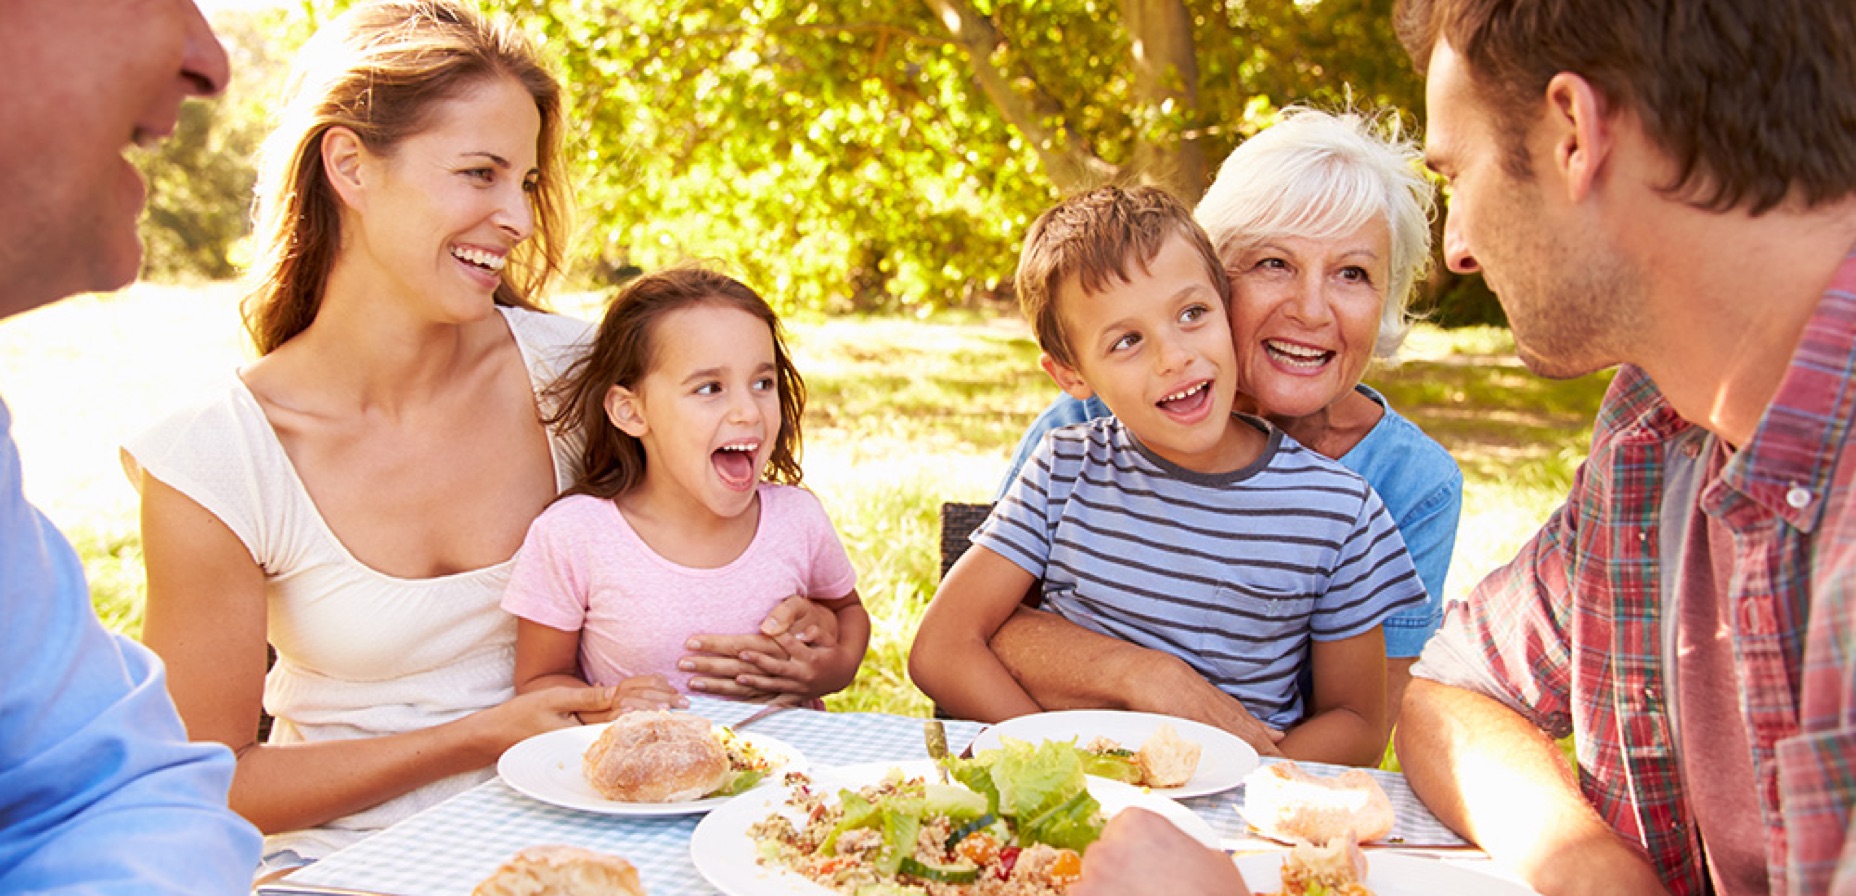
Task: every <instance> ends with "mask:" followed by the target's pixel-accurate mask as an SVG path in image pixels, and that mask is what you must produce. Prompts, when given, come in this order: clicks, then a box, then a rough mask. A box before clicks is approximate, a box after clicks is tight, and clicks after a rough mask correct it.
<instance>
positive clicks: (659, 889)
mask: <svg viewBox="0 0 1856 896" xmlns="http://www.w3.org/2000/svg"><path fill="white" fill-rule="evenodd" d="M690 704H691V707H690V708H691V711H692V712H695V713H696V714H698V715H701V716H703V717H705V718H708V719H709V720H710V721H712V722H715V723H717V724H721V725H732V724H735V723H738V722H740V721H741V720H743V719H745V718H746V717H747V716H749V715H752V714H753V713H755V712H756V711H757V710H758V709H759V708H760V707H758V706H756V705H754V704H746V703H734V702H730V701H726V700H718V699H714V698H708V697H692V698H691V699H690ZM924 721H925V720H924V719H921V718H917V717H910V716H900V715H891V714H886V713H867V712H820V711H815V710H806V709H795V710H792V711H788V712H783V713H778V714H775V715H772V716H769V717H767V718H766V719H764V720H760V721H757V722H756V723H755V725H754V726H753V730H754V731H756V732H759V733H762V734H766V735H770V736H772V737H775V738H777V739H779V740H780V741H782V742H784V743H785V744H788V745H790V746H792V747H794V748H796V749H798V750H799V751H800V752H801V753H803V754H804V755H805V757H806V760H807V762H808V763H809V764H810V766H811V768H812V770H813V771H815V772H816V771H818V770H819V769H821V768H823V767H832V766H843V765H851V764H861V763H869V762H885V761H894V762H907V761H912V760H914V761H919V760H925V759H927V758H928V753H927V748H926V746H925V745H924V742H923V737H922V732H923V722H924ZM945 725H946V730H947V743H948V746H949V748H950V749H953V750H955V751H959V750H961V749H963V748H964V747H965V746H967V745H968V744H971V743H972V741H973V739H974V738H975V737H976V736H978V735H979V734H980V732H981V731H982V730H983V729H984V728H985V727H986V726H985V725H982V724H980V723H978V722H967V721H948V722H946V723H945ZM1266 761H1267V760H1266ZM1300 764H1301V765H1302V766H1303V767H1304V768H1307V769H1309V770H1311V771H1316V772H1321V773H1326V774H1335V773H1338V772H1339V771H1340V770H1341V769H1340V768H1339V767H1336V766H1324V765H1321V764H1319V763H1300ZM1372 773H1373V774H1374V775H1375V776H1376V777H1377V778H1378V779H1379V781H1380V783H1381V785H1382V786H1383V787H1384V788H1385V790H1386V794H1387V795H1388V796H1389V797H1390V798H1391V800H1392V803H1393V807H1394V809H1395V811H1396V817H1397V823H1396V826H1395V827H1394V830H1393V832H1392V835H1391V836H1390V837H1389V838H1387V839H1388V842H1391V843H1394V844H1396V845H1397V847H1398V848H1399V849H1400V850H1401V851H1406V852H1415V853H1420V854H1427V855H1431V856H1433V857H1436V856H1443V857H1446V858H1448V859H1450V860H1452V861H1466V862H1479V863H1481V864H1482V865H1485V866H1486V865H1487V864H1488V863H1487V861H1486V856H1484V855H1483V854H1482V853H1480V852H1478V851H1476V850H1474V849H1473V848H1471V847H1470V846H1469V844H1467V843H1466V842H1464V841H1463V840H1462V839H1460V838H1459V837H1457V836H1456V835H1455V834H1454V833H1452V832H1451V831H1450V830H1449V829H1448V828H1447V827H1445V826H1444V825H1443V824H1442V823H1441V822H1439V821H1438V820H1437V819H1436V817H1434V816H1433V815H1431V813H1430V812H1429V811H1427V810H1426V809H1425V808H1424V806H1423V804H1422V803H1420V802H1419V801H1418V799H1417V797H1416V796H1415V795H1414V794H1413V793H1412V791H1411V788H1410V786H1409V785H1407V784H1406V782H1405V779H1404V778H1403V776H1401V775H1399V774H1397V773H1394V772H1387V771H1380V770H1374V771H1373V772H1372ZM1243 799H1244V789H1243V787H1242V786H1238V787H1236V788H1233V789H1231V790H1227V791H1224V792H1221V793H1216V794H1210V795H1206V796H1199V797H1194V798H1191V799H1187V800H1182V801H1181V803H1182V804H1183V805H1184V806H1186V807H1187V808H1189V809H1190V810H1191V811H1192V812H1193V813H1195V814H1197V815H1198V816H1199V817H1200V818H1202V819H1204V820H1205V821H1206V822H1207V823H1208V824H1209V825H1210V826H1211V827H1212V829H1213V830H1214V831H1216V833H1217V835H1218V836H1219V838H1220V845H1221V846H1223V847H1224V848H1225V849H1227V850H1229V851H1231V852H1233V853H1235V854H1242V853H1244V852H1250V851H1257V850H1263V849H1281V848H1282V847H1281V846H1280V845H1279V844H1275V843H1272V842H1270V841H1266V840H1262V839H1260V838H1258V837H1256V836H1255V835H1254V834H1253V833H1252V832H1251V831H1250V830H1249V828H1248V826H1247V825H1246V824H1245V822H1244V820H1243V817H1242V815H1241V814H1240V811H1239V810H1240V808H1241V807H1242V805H1243ZM701 817H702V816H700V815H695V814H690V815H671V816H654V817H639V816H614V815H597V814H590V813H586V812H581V811H577V810H573V809H566V808H561V807H558V806H554V805H550V804H548V803H545V802H541V801H539V800H536V799H533V798H530V797H528V796H525V795H523V794H522V793H520V792H518V791H517V790H515V789H514V788H512V787H510V786H509V785H508V784H506V783H505V782H503V781H502V780H501V779H500V778H498V779H492V780H490V781H487V782H485V783H483V784H481V785H478V786H477V787H475V788H472V789H471V790H468V791H465V792H464V793H462V794H459V795H458V796H455V797H453V798H451V799H450V800H447V801H445V802H443V803H440V804H439V805H437V806H433V807H432V808H430V809H427V810H425V811H424V812H421V813H419V814H417V815H414V816H412V817H410V818H407V819H406V820H404V821H402V822H400V823H398V824H395V825H393V826H392V827H389V828H387V829H385V830H383V831H380V832H379V833H377V834H375V835H373V836H371V837H369V838H367V839H365V840H363V841H361V842H359V843H357V844H355V845H353V846H350V847H348V848H346V849H343V850H340V851H338V852H336V853H333V854H331V855H329V856H328V857H326V858H324V859H323V860H322V861H320V862H317V863H316V864H314V865H310V866H308V867H306V868H303V869H301V870H299V871H297V872H295V873H293V874H291V875H289V876H288V877H287V878H285V879H284V880H282V881H279V882H277V886H278V888H277V889H272V888H270V887H266V888H261V889H260V891H259V892H260V893H261V894H265V893H277V894H284V893H341V892H344V891H346V892H361V893H378V894H390V896H468V894H469V893H470V891H471V888H472V887H474V886H475V885H476V883H477V882H478V881H480V880H482V879H483V878H484V877H485V876H487V875H489V874H490V872H491V871H493V870H495V868H496V867H497V866H498V865H500V864H501V863H502V862H504V861H505V860H506V859H508V858H509V856H511V855H512V854H514V853H515V852H517V851H518V850H521V849H524V848H526V847H530V846H536V845H542V844H557V843H558V844H571V845H575V846H583V847H586V848H589V849H594V850H599V851H601V852H606V853H611V854H614V855H619V856H623V857H625V858H626V859H627V860H629V861H630V862H632V863H633V864H634V865H636V866H637V868H638V869H639V872H640V876H641V877H642V879H643V882H644V885H645V888H646V890H647V891H648V892H650V893H652V894H653V896H658V894H712V893H716V892H717V890H716V889H715V888H714V887H713V886H712V885H710V884H709V882H708V881H707V880H705V879H704V878H703V876H702V875H701V874H700V873H699V872H698V871H697V868H696V865H695V863H694V861H693V860H692V858H691V855H690V841H691V836H692V833H693V832H694V831H695V829H696V825H697V824H698V822H700V820H701ZM292 888H294V889H292Z"/></svg>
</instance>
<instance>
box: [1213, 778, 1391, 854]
mask: <svg viewBox="0 0 1856 896" xmlns="http://www.w3.org/2000/svg"><path fill="white" fill-rule="evenodd" d="M1244 817H1245V818H1246V819H1248V820H1249V821H1250V824H1251V825H1252V826H1253V827H1255V828H1256V829H1257V830H1258V831H1260V832H1262V833H1263V835H1264V836H1266V837H1274V838H1276V839H1278V840H1295V839H1297V838H1300V839H1302V840H1307V841H1309V842H1310V843H1316V844H1325V843H1327V842H1328V841H1330V840H1333V839H1335V838H1337V837H1344V836H1347V835H1348V834H1352V835H1353V838H1354V839H1355V840H1357V841H1359V842H1361V843H1365V842H1367V841H1369V840H1378V839H1379V838H1381V837H1384V836H1385V835H1387V834H1390V833H1392V801H1391V800H1390V799H1387V798H1386V792H1385V790H1384V788H1381V787H1380V786H1379V782H1378V781H1375V780H1373V776H1372V775H1370V774H1368V773H1366V772H1365V771H1364V770H1361V769H1357V768H1355V769H1348V770H1347V771H1344V772H1342V773H1340V774H1339V775H1338V776H1336V777H1333V778H1322V777H1317V776H1315V775H1311V774H1309V773H1307V772H1305V771H1302V770H1301V769H1300V768H1299V767H1297V766H1296V764H1295V763H1294V762H1286V761H1285V762H1278V763H1275V764H1272V765H1265V766H1262V767H1261V768H1258V769H1257V770H1256V771H1253V772H1251V773H1250V774H1249V775H1247V776H1245V778H1244Z"/></svg>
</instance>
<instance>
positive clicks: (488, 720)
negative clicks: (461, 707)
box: [469, 687, 618, 764]
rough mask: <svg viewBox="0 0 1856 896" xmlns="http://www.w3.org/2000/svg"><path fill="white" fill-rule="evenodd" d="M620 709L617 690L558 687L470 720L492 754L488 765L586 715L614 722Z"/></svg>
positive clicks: (518, 698) (516, 699) (512, 700)
mask: <svg viewBox="0 0 1856 896" xmlns="http://www.w3.org/2000/svg"><path fill="white" fill-rule="evenodd" d="M617 706H618V688H594V687H580V688H575V687H556V688H546V689H543V690H539V691H531V692H529V693H526V694H517V695H516V696H514V697H511V698H509V699H508V700H505V701H503V702H502V703H499V704H497V705H495V706H492V707H490V708H489V709H484V710H480V711H478V712H476V713H475V714H473V715H471V716H470V717H469V718H470V720H471V721H473V722H475V723H476V726H477V728H478V740H479V742H480V743H482V744H483V745H484V747H485V748H486V750H487V752H488V753H489V755H488V757H487V760H486V764H487V762H495V761H496V759H497V757H500V756H501V755H503V751H504V750H507V749H509V748H510V747H512V746H515V745H516V744H518V743H521V742H522V741H524V740H527V739H528V738H531V737H534V736H535V735H537V734H541V733H544V732H548V731H554V730H556V729H558V728H571V727H573V726H575V725H578V724H580V719H581V717H582V716H583V715H584V716H587V717H591V716H594V715H599V714H605V717H606V718H611V717H612V716H614V715H617V714H618V713H617V711H616V707H617Z"/></svg>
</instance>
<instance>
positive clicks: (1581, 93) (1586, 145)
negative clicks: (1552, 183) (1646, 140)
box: [1546, 72, 1615, 202]
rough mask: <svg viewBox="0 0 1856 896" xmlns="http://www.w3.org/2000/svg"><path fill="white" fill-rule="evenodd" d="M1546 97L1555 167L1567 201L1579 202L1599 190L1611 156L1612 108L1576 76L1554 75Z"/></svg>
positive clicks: (1590, 83)
mask: <svg viewBox="0 0 1856 896" xmlns="http://www.w3.org/2000/svg"><path fill="white" fill-rule="evenodd" d="M1546 97H1547V126H1548V127H1549V128H1550V129H1551V130H1550V133H1551V134H1552V136H1553V146H1552V150H1553V166H1554V168H1555V169H1556V170H1557V171H1558V172H1559V176H1560V178H1561V180H1562V181H1563V182H1564V183H1565V184H1566V197H1567V199H1568V200H1570V201H1572V202H1578V201H1580V200H1582V199H1584V198H1586V196H1588V195H1590V194H1591V192H1592V190H1593V189H1594V188H1595V187H1596V186H1597V184H1598V180H1599V176H1600V174H1601V173H1602V169H1603V168H1604V165H1605V161H1606V159H1607V158H1608V157H1609V155H1610V154H1611V150H1612V148H1613V147H1612V141H1613V138H1614V137H1615V134H1614V133H1613V131H1612V127H1611V125H1612V123H1611V121H1610V119H1609V118H1608V117H1607V115H1608V113H1609V112H1610V111H1611V105H1610V104H1609V103H1607V102H1605V97H1604V95H1603V94H1601V93H1599V92H1598V88H1596V87H1594V86H1593V85H1592V82H1590V81H1587V80H1586V79H1585V78H1583V77H1581V76H1579V75H1576V74H1573V73H1572V72H1560V73H1559V74H1557V75H1554V76H1553V79H1552V80H1550V81H1548V82H1547V94H1546Z"/></svg>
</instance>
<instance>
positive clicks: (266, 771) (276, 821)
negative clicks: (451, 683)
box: [141, 474, 609, 833]
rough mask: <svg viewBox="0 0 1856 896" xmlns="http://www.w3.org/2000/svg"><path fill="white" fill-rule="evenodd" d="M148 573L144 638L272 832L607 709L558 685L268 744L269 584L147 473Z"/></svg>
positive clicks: (239, 793)
mask: <svg viewBox="0 0 1856 896" xmlns="http://www.w3.org/2000/svg"><path fill="white" fill-rule="evenodd" d="M141 491H142V550H143V555H144V558H145V560H146V563H147V568H148V606H147V612H146V618H145V622H144V624H143V640H144V642H145V643H146V644H147V645H148V646H149V647H150V648H152V649H153V650H154V651H155V652H156V653H158V654H160V656H161V658H162V660H163V661H164V662H165V663H166V665H167V668H168V689H169V692H170V693H171V694H172V696H173V698H174V703H175V706H176V707H178V708H179V710H180V714H181V720H182V721H183V722H185V723H186V726H187V734H188V736H189V737H190V738H192V739H193V740H196V741H217V742H219V743H222V744H225V745H226V746H228V747H230V748H232V751H233V752H234V753H235V754H236V755H237V757H238V765H237V769H236V771H235V772H234V774H233V778H232V790H231V795H230V800H231V804H232V808H233V809H234V810H235V811H237V812H238V813H239V814H240V815H243V816H245V817H246V818H247V819H249V820H250V821H251V822H252V823H253V824H255V825H257V826H258V828H259V829H260V830H263V831H265V832H267V833H272V832H277V831H288V830H296V829H300V828H306V827H314V826H316V825H319V824H323V823H325V822H328V821H330V820H332V819H335V818H339V817H341V816H343V815H347V814H350V813H353V812H356V811H359V810H361V809H364V808H367V807H368V806H372V805H375V804H377V803H380V802H383V801H385V800H388V799H391V798H393V797H396V796H399V795H401V794H403V793H406V792H408V791H410V790H413V789H414V788H417V787H420V786H422V785H424V784H429V783H431V782H433V781H436V780H439V779H440V778H444V777H447V776H449V775H453V774H456V773H459V772H465V771H470V770H473V769H478V768H482V767H484V766H486V765H489V764H490V763H492V762H494V761H495V760H496V758H497V757H498V756H500V755H501V754H502V751H503V750H504V749H506V748H508V747H509V746H511V745H513V744H515V743H516V742H518V741H520V740H522V739H523V738H526V737H528V736H530V735H532V734H538V733H540V732H542V731H548V730H552V729H554V728H561V727H566V726H568V725H572V724H575V719H574V713H575V712H579V711H598V710H602V709H605V708H606V707H607V705H608V701H609V697H608V695H607V694H606V693H605V692H604V691H603V690H602V689H598V688H552V689H549V690H546V691H541V692H537V693H534V694H528V695H524V696H520V697H517V698H515V699H514V700H511V701H509V702H507V703H503V704H501V705H499V706H494V707H491V708H489V709H486V710H482V711H479V712H477V713H474V714H472V715H470V716H466V717H464V718H462V719H459V720H457V721H455V722H450V723H447V724H444V725H438V726H435V727H432V728H428V729H425V730H423V731H413V732H407V733H405V734H396V735H392V736H388V737H376V738H364V739H357V740H339V741H321V742H317V743H313V744H290V745H287V746H268V745H263V744H259V743H257V733H258V719H259V717H260V716H261V714H262V699H263V691H264V674H265V665H266V652H265V593H264V591H265V581H264V573H263V571H262V570H261V569H259V567H258V565H257V563H256V562H255V561H254V560H253V559H252V557H251V554H250V553H249V552H248V551H246V549H245V546H244V544H243V543H241V542H240V541H239V540H238V537H237V536H235V535H233V534H232V530H230V529H228V528H226V526H225V524H224V523H223V522H221V521H220V520H219V519H218V518H217V517H215V516H213V515H212V514H211V513H210V512H208V511H207V510H206V509H205V508H203V507H201V506H200V505H199V504H198V503H196V502H194V501H193V500H192V499H191V498H188V497H187V496H185V495H183V494H181V493H180V492H178V491H176V490H174V489H173V488H170V487H169V486H167V485H165V484H163V483H162V482H160V481H159V480H157V479H155V478H154V477H152V476H149V475H147V474H143V476H142V489H141Z"/></svg>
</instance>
